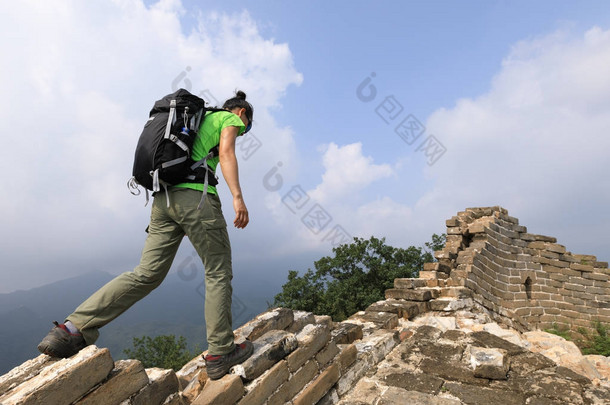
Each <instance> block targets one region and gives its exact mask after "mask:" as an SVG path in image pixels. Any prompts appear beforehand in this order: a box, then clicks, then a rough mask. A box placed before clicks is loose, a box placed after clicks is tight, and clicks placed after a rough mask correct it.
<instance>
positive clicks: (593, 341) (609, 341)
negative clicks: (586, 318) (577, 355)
mask: <svg viewBox="0 0 610 405" xmlns="http://www.w3.org/2000/svg"><path fill="white" fill-rule="evenodd" d="M593 327H594V329H595V333H591V332H589V331H587V330H586V329H584V328H581V329H579V332H580V333H581V334H582V335H583V336H584V337H585V339H584V342H582V344H581V350H582V353H583V354H600V355H602V356H610V334H609V333H608V332H610V325H604V324H602V323H601V322H599V321H597V322H595V323H593Z"/></svg>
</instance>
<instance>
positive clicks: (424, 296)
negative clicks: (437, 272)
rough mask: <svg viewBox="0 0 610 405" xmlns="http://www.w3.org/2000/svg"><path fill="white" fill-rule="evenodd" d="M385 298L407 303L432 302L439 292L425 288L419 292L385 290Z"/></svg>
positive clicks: (418, 290) (395, 289)
mask: <svg viewBox="0 0 610 405" xmlns="http://www.w3.org/2000/svg"><path fill="white" fill-rule="evenodd" d="M435 291H436V293H435ZM385 297H386V299H392V298H393V299H399V300H407V301H430V300H431V299H433V298H436V297H438V291H437V290H431V289H423V288H419V289H417V290H403V289H399V288H390V289H388V290H385Z"/></svg>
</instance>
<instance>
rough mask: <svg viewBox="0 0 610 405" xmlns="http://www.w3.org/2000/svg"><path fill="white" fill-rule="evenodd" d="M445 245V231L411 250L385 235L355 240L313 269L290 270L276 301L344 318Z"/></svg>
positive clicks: (379, 296)
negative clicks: (392, 242)
mask: <svg viewBox="0 0 610 405" xmlns="http://www.w3.org/2000/svg"><path fill="white" fill-rule="evenodd" d="M444 244H445V235H436V234H434V235H433V236H432V240H431V241H430V242H427V243H426V244H425V245H426V248H417V247H414V246H411V247H409V248H407V249H402V248H395V247H392V246H389V245H386V244H385V238H382V239H377V238H375V237H371V238H370V239H369V240H365V239H362V238H354V242H353V243H350V244H344V245H340V246H338V247H336V248H333V253H334V256H333V257H331V256H326V257H323V258H321V259H320V260H318V261H316V262H315V263H314V267H315V271H313V270H311V269H308V270H307V272H305V274H304V275H303V276H299V273H298V272H297V271H294V270H290V271H289V272H288V281H287V282H286V284H284V285H283V286H282V292H280V293H279V294H277V295H276V296H275V302H274V305H276V306H283V307H287V308H292V309H298V310H303V311H309V312H313V313H314V314H317V315H331V316H332V318H333V319H334V320H335V321H341V320H344V319H346V318H347V317H348V316H350V315H352V314H354V313H355V312H357V311H361V310H363V309H365V308H366V307H368V306H369V305H370V304H372V303H373V302H375V301H379V300H382V299H384V297H385V290H386V289H388V288H392V286H393V283H394V279H395V278H402V277H416V276H417V274H418V272H419V270H420V269H421V268H422V267H423V265H424V263H426V262H432V261H433V260H434V257H433V251H435V250H440V249H441V248H442V247H443V246H444Z"/></svg>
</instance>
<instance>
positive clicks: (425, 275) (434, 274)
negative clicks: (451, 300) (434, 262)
mask: <svg viewBox="0 0 610 405" xmlns="http://www.w3.org/2000/svg"><path fill="white" fill-rule="evenodd" d="M419 278H421V279H424V280H444V279H446V278H449V274H447V273H443V272H441V271H425V270H423V271H420V272H419Z"/></svg>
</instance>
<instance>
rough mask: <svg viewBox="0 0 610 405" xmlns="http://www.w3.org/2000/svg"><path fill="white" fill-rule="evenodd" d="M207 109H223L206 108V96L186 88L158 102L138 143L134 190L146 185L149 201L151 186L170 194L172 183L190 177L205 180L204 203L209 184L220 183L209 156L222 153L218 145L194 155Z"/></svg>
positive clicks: (132, 191) (136, 192)
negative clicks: (195, 157)
mask: <svg viewBox="0 0 610 405" xmlns="http://www.w3.org/2000/svg"><path fill="white" fill-rule="evenodd" d="M207 111H222V110H221V109H218V108H206V106H205V101H204V100H203V99H201V98H199V97H197V96H195V95H193V94H191V93H189V92H188V91H187V90H184V89H180V90H178V91H176V92H175V93H172V94H168V95H167V96H165V97H163V98H162V99H161V100H159V101H157V102H156V103H155V105H154V106H153V108H152V110H150V114H149V116H150V118H149V119H148V121H146V124H145V125H144V129H143V130H142V134H141V135H140V139H139V140H138V145H137V146H136V153H135V158H134V162H133V172H132V174H133V177H132V178H131V179H130V180H129V182H128V187H129V189H130V191H131V193H132V194H134V195H139V194H140V190H139V188H138V185H142V186H143V187H144V188H145V189H146V202H147V203H148V190H151V191H153V192H158V191H161V187H163V188H164V189H165V191H166V196H167V195H168V193H167V187H168V186H172V185H175V184H179V183H183V182H185V181H188V182H192V183H203V184H204V193H203V194H204V195H203V196H202V201H201V202H202V203H203V201H204V198H205V196H206V194H207V188H208V185H211V186H215V185H217V184H218V180H217V178H216V176H215V175H214V172H213V171H212V169H211V168H210V167H209V166H208V165H207V160H208V159H210V158H212V157H215V156H218V146H216V147H215V148H213V149H212V150H211V151H210V153H209V154H208V155H207V156H205V157H204V158H203V159H201V160H199V161H197V162H196V161H194V160H193V159H192V158H191V152H192V149H193V143H194V142H195V138H196V137H197V133H198V131H199V127H200V125H201V123H202V122H203V119H204V118H205V113H206V112H207ZM210 173H211V176H210ZM167 204H168V206H169V196H167ZM200 207H201V204H200Z"/></svg>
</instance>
